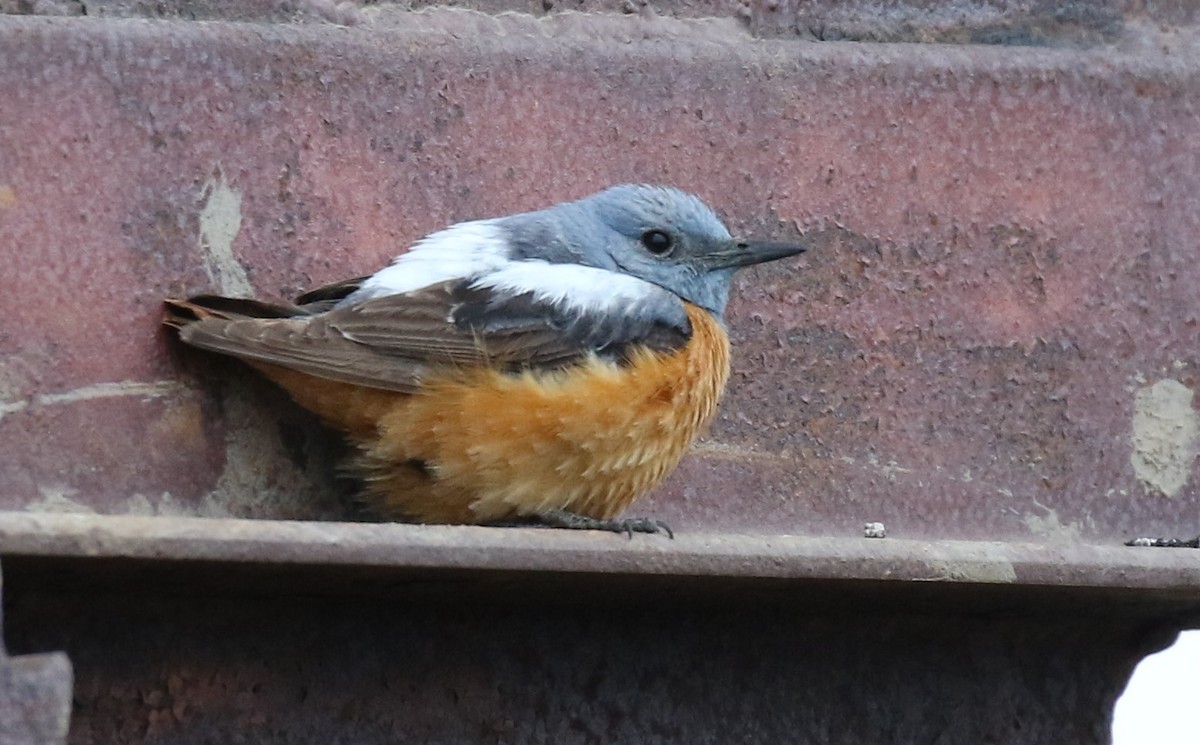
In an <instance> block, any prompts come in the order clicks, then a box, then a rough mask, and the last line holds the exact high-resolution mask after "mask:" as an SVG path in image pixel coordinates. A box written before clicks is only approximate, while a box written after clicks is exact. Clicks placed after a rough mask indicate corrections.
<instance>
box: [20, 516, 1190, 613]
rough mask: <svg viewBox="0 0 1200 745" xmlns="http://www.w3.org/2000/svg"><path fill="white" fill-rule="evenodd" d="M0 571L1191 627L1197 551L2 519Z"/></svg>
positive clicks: (53, 577) (38, 576)
mask: <svg viewBox="0 0 1200 745" xmlns="http://www.w3.org/2000/svg"><path fill="white" fill-rule="evenodd" d="M0 559H3V562H4V566H5V567H6V570H7V571H9V573H10V576H11V577H12V578H13V580H14V581H20V580H19V578H20V577H21V576H22V575H24V576H26V577H27V579H26V581H27V582H30V583H33V584H36V585H39V586H42V585H43V583H45V582H53V583H56V584H61V583H68V584H69V583H70V582H71V581H72V580H71V578H72V577H73V578H75V580H76V581H78V582H86V583H87V584H89V586H91V585H94V582H95V580H96V579H97V578H98V577H105V578H107V579H108V580H109V581H113V582H120V581H122V580H121V579H120V578H121V577H124V578H125V580H124V581H126V582H128V581H129V576H130V575H129V573H128V569H129V567H137V568H138V569H137V572H138V573H139V578H138V580H137V581H139V582H141V581H144V578H145V576H146V575H151V576H160V577H161V575H162V574H163V573H164V572H168V568H170V570H169V572H168V574H169V577H170V582H171V583H172V584H173V586H175V587H187V586H190V585H191V584H192V583H194V582H197V581H200V580H199V579H198V578H200V577H203V576H205V575H207V576H208V577H209V579H208V580H207V584H208V585H209V586H211V585H212V584H213V578H214V577H215V578H216V580H217V581H218V582H219V584H220V585H221V586H222V587H230V586H233V585H236V584H237V582H238V581H241V582H242V583H243V584H245V583H247V582H248V583H249V584H250V585H251V589H252V591H255V592H259V591H262V589H263V588H264V587H269V589H270V591H273V592H306V593H310V592H325V591H335V592H340V591H350V592H360V593H374V592H379V591H380V590H381V588H384V587H390V588H395V587H398V586H399V587H405V588H411V587H412V586H413V585H414V584H422V585H424V586H431V585H432V586H436V585H437V584H438V580H447V581H446V582H445V583H443V584H444V585H446V586H447V587H451V588H453V590H452V591H453V592H455V593H457V592H459V591H461V590H462V588H463V583H464V582H472V581H474V582H475V584H476V585H478V584H479V583H485V584H486V583H488V582H490V583H492V585H493V586H495V585H496V580H497V579H500V580H502V582H501V583H500V584H502V585H503V586H505V587H511V586H513V585H514V584H516V585H522V586H527V587H528V586H537V585H541V586H543V587H551V588H553V587H556V586H557V587H558V588H560V589H561V588H576V589H577V588H578V587H579V586H580V585H581V584H586V585H588V586H589V587H597V586H599V585H598V584H597V583H595V582H588V583H580V581H579V578H580V575H588V576H589V577H590V578H592V579H601V578H602V582H600V584H601V585H603V584H605V583H607V585H606V586H608V587H609V588H610V589H612V588H615V589H616V590H617V592H618V593H620V592H622V591H626V590H628V589H629V588H631V587H636V586H649V587H660V588H671V589H679V588H681V587H689V588H691V589H692V590H697V589H699V590H700V591H703V590H704V588H720V587H725V588H729V587H743V588H744V587H747V586H754V587H759V588H761V587H770V588H774V589H788V590H794V588H795V587H796V586H797V585H798V584H801V585H820V586H822V587H824V588H826V589H832V590H835V592H833V593H832V595H838V594H839V593H840V594H842V595H845V594H846V593H847V592H849V593H851V594H853V593H855V592H859V593H862V592H866V597H867V598H869V602H872V603H879V602H885V601H887V599H888V598H891V599H893V600H894V599H902V598H909V599H912V598H916V597H920V598H923V599H924V600H923V602H925V603H928V602H930V601H932V602H933V603H934V604H935V605H946V604H947V603H949V604H953V605H963V602H961V601H964V600H967V599H971V598H973V599H974V600H969V601H967V602H966V604H967V605H968V606H969V605H971V604H972V603H975V602H977V601H978V599H979V598H981V597H982V598H990V599H991V602H990V604H991V605H993V606H994V604H995V600H996V599H997V598H999V599H1000V600H1001V601H1002V602H1003V603H1004V604H1006V607H1008V606H1011V605H1012V604H1014V603H1015V604H1016V605H1018V606H1030V605H1035V604H1036V605H1042V604H1044V603H1046V602H1050V603H1051V605H1054V606H1057V607H1061V604H1062V603H1067V604H1069V605H1070V606H1071V607H1076V608H1078V607H1080V606H1081V605H1086V606H1088V607H1090V608H1094V609H1098V610H1104V611H1110V612H1111V611H1116V610H1125V611H1128V610H1130V609H1134V610H1136V611H1137V612H1139V613H1142V614H1148V615H1155V616H1162V615H1164V614H1167V615H1171V616H1182V617H1186V618H1188V619H1195V621H1197V622H1200V551H1194V550H1186V549H1182V550H1168V549H1146V548H1127V547H1124V546H1094V545H1080V544H1069V545H1063V546H1048V545H1044V544H1016V543H998V542H971V541H937V542H926V541H912V540H899V539H893V538H888V539H883V540H878V539H874V540H872V539H865V538H862V539H858V538H829V537H801V536H790V535H713V534H682V535H679V536H677V537H676V538H675V540H668V539H666V538H664V537H658V536H652V537H651V536H636V537H634V538H633V539H632V540H629V539H626V538H625V537H623V536H616V535H607V534H597V533H584V532H579V533H573V532H567V531H555V530H539V529H518V528H503V529H502V528H480V527H467V526H423V525H400V524H368V523H333V522H285V521H269V520H236V519H206V518H192V517H125V516H120V517H115V516H97V515H79V514H31V513H16V512H7V513H5V512H0ZM189 567H190V568H191V569H192V570H193V571H192V573H191V574H188V573H187V571H186V569H187V568H189ZM181 568H183V569H184V570H185V571H183V573H181V571H180V570H181ZM214 568H216V571H214ZM450 580H453V581H450ZM556 583H557V584H556ZM22 584H24V583H22ZM26 586H29V585H26ZM793 594H794V593H793ZM822 596H823V597H826V598H828V597H830V596H831V594H830V593H823V594H822ZM1188 623H1192V621H1188Z"/></svg>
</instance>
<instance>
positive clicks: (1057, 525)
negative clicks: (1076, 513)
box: [1021, 501, 1080, 544]
mask: <svg viewBox="0 0 1200 745" xmlns="http://www.w3.org/2000/svg"><path fill="white" fill-rule="evenodd" d="M1034 504H1035V505H1036V506H1037V507H1038V508H1040V509H1041V510H1043V511H1044V512H1045V513H1046V514H1045V515H1044V516H1043V515H1035V514H1033V513H1027V514H1026V515H1024V516H1023V517H1022V518H1021V522H1023V523H1025V527H1026V528H1027V529H1028V530H1029V532H1030V533H1032V534H1033V535H1035V536H1037V537H1038V538H1043V539H1046V540H1047V541H1050V542H1052V543H1055V544H1062V543H1078V542H1079V540H1080V529H1079V523H1063V522H1062V521H1061V520H1059V518H1058V511H1057V510H1052V509H1050V508H1049V507H1046V506H1045V505H1043V504H1039V503H1038V502H1037V501H1034Z"/></svg>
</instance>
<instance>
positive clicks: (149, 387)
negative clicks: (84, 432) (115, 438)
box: [0, 380, 187, 419]
mask: <svg viewBox="0 0 1200 745" xmlns="http://www.w3.org/2000/svg"><path fill="white" fill-rule="evenodd" d="M186 390H187V388H186V387H185V386H183V385H182V384H180V383H176V382H174V381H171V380H158V381H154V382H151V383H143V382H140V381H136V380H120V381H116V382H112V383H95V384H93V385H85V386H82V387H80V388H75V389H72V390H69V391H63V392H61V393H39V394H37V395H35V396H33V397H32V398H29V399H24V400H18V401H0V419H3V418H4V416H5V415H6V414H15V413H17V412H19V411H24V410H25V409H28V408H29V406H30V405H31V404H33V405H37V406H56V405H59V404H73V403H76V402H78V401H92V400H94V399H98V398H119V397H133V398H141V399H143V400H148V399H152V398H162V397H163V396H168V395H173V394H176V393H180V392H184V391H186Z"/></svg>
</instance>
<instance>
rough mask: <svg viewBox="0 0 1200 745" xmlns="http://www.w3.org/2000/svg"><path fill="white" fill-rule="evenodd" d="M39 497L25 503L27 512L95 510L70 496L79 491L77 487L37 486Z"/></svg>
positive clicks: (93, 512)
mask: <svg viewBox="0 0 1200 745" xmlns="http://www.w3.org/2000/svg"><path fill="white" fill-rule="evenodd" d="M37 489H38V493H39V494H41V495H42V496H41V498H40V499H37V500H35V501H33V502H30V503H29V504H27V505H25V509H26V510H27V511H29V512H86V513H89V514H93V515H94V514H95V513H96V511H95V510H94V509H92V508H91V507H89V506H88V505H86V504H84V503H82V502H76V501H75V500H74V499H71V497H73V496H75V495H76V494H78V493H79V490H78V489H72V488H71V487H69V486H49V485H46V484H42V485H39V486H38V488H37Z"/></svg>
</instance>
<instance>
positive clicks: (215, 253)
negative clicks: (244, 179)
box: [200, 173, 254, 297]
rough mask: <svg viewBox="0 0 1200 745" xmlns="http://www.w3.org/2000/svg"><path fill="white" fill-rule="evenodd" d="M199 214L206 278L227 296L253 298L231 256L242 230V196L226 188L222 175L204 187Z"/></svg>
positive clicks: (245, 278) (245, 276) (251, 289)
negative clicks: (234, 242) (239, 232)
mask: <svg viewBox="0 0 1200 745" xmlns="http://www.w3.org/2000/svg"><path fill="white" fill-rule="evenodd" d="M203 194H204V200H205V201H204V209H203V210H201V211H200V250H201V252H202V253H203V255H204V270H205V271H206V272H208V278H209V279H210V280H211V281H212V283H213V284H214V285H216V286H217V287H218V288H219V289H220V291H221V292H222V293H224V294H226V295H233V296H240V297H250V296H251V295H253V294H254V290H253V288H252V287H251V286H250V277H249V276H247V274H246V270H245V268H243V267H242V265H241V264H239V263H238V260H237V259H236V258H235V257H234V255H233V240H234V239H235V238H237V234H238V231H239V230H241V228H242V195H241V194H239V193H238V192H237V191H235V190H234V189H233V188H231V187H230V186H229V182H227V181H226V180H225V174H223V173H219V174H218V175H217V177H216V178H212V179H209V180H208V181H207V182H205V184H204V191H203Z"/></svg>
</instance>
